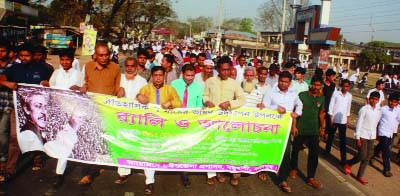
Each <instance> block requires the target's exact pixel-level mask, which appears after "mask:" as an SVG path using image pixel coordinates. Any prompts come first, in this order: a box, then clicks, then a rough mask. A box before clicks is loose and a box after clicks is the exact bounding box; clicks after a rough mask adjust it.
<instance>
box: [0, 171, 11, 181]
mask: <svg viewBox="0 0 400 196" xmlns="http://www.w3.org/2000/svg"><path fill="white" fill-rule="evenodd" d="M13 177H14V174H11V173H8V172H4V171H3V172H1V174H0V184H4V183H6V182H8V181H10V180H11V179H12V178H13Z"/></svg>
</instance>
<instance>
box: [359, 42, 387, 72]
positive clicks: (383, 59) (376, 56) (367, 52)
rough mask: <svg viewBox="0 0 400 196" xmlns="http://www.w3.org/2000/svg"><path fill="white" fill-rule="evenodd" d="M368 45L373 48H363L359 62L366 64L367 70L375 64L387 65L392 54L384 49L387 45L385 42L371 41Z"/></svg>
mask: <svg viewBox="0 0 400 196" xmlns="http://www.w3.org/2000/svg"><path fill="white" fill-rule="evenodd" d="M367 45H369V46H371V48H366V49H363V50H362V51H361V53H360V55H359V57H358V59H359V62H360V63H361V64H362V65H364V66H365V67H366V68H367V70H368V69H370V68H371V67H372V66H373V65H377V64H379V65H387V64H389V63H390V62H391V60H392V56H391V55H387V54H386V52H385V50H384V49H383V47H384V46H385V45H384V43H383V42H370V43H368V44H367ZM378 46H379V47H378Z"/></svg>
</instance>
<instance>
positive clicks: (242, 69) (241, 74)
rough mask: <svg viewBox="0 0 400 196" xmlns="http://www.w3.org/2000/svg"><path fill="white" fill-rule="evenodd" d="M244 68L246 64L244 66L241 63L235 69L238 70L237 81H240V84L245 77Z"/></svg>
mask: <svg viewBox="0 0 400 196" xmlns="http://www.w3.org/2000/svg"><path fill="white" fill-rule="evenodd" d="M244 68H246V66H243V67H241V66H240V65H236V66H235V69H236V71H237V75H236V81H237V82H239V84H241V83H242V81H243V79H244V76H243V74H244Z"/></svg>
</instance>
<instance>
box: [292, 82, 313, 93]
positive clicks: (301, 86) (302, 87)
mask: <svg viewBox="0 0 400 196" xmlns="http://www.w3.org/2000/svg"><path fill="white" fill-rule="evenodd" d="M291 88H292V89H293V90H294V91H296V92H297V94H299V93H300V92H303V91H308V88H309V87H308V84H307V82H305V81H302V82H301V83H299V81H298V80H293V81H292V85H291Z"/></svg>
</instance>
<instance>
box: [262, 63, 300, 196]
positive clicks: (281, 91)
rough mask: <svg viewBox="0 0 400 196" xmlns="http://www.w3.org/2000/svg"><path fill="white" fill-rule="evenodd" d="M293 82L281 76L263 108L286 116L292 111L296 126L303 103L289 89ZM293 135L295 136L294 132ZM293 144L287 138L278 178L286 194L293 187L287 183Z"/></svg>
mask: <svg viewBox="0 0 400 196" xmlns="http://www.w3.org/2000/svg"><path fill="white" fill-rule="evenodd" d="M291 81H292V74H290V73H289V72H288V71H284V72H282V73H280V74H279V78H278V86H275V87H273V88H272V89H271V90H269V91H267V93H266V94H265V95H264V98H263V102H262V104H261V108H263V107H265V108H268V109H271V110H277V111H278V113H280V114H285V113H286V112H290V111H291V116H292V119H293V125H294V126H295V123H296V118H297V117H298V116H300V115H302V109H303V103H302V102H301V101H300V99H299V96H298V95H297V92H296V91H295V90H293V89H289V86H290V84H291ZM292 134H294V133H293V132H292ZM291 148H292V142H291V140H290V138H287V144H286V150H285V152H284V155H283V159H282V163H281V167H280V169H279V173H278V177H279V180H280V181H281V182H280V184H279V186H280V187H281V189H282V191H284V192H288V193H290V192H292V189H291V187H290V186H289V185H288V183H287V178H288V177H289V172H290V149H291ZM263 175H265V174H263V173H259V178H260V179H263Z"/></svg>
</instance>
